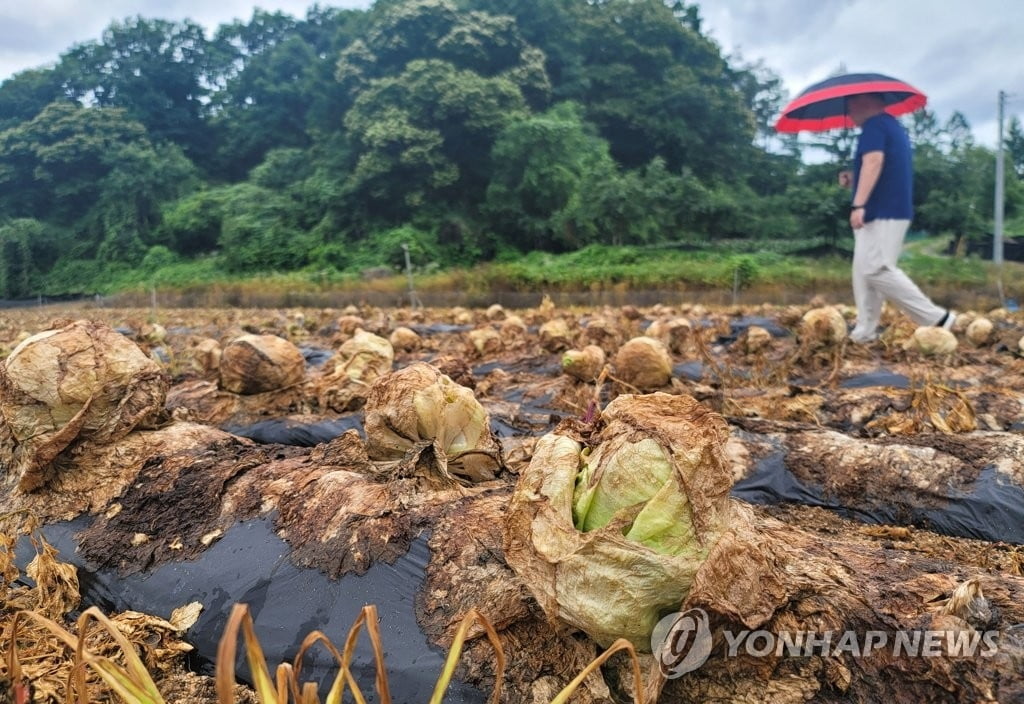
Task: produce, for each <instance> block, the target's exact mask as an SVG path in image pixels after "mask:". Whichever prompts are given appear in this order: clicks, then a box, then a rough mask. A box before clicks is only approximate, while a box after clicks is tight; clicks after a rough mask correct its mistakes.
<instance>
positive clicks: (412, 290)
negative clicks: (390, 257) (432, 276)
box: [402, 244, 423, 308]
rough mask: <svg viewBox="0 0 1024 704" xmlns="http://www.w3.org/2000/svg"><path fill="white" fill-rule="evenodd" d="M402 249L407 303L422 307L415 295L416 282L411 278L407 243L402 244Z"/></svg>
mask: <svg viewBox="0 0 1024 704" xmlns="http://www.w3.org/2000/svg"><path fill="white" fill-rule="evenodd" d="M402 251H404V252H405V273H406V275H408V277H409V305H411V306H412V307H413V308H422V307H423V304H422V303H420V299H419V296H417V295H416V284H415V282H414V280H413V278H412V261H411V260H410V259H409V245H407V244H403V245H402Z"/></svg>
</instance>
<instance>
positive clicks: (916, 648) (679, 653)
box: [651, 609, 999, 679]
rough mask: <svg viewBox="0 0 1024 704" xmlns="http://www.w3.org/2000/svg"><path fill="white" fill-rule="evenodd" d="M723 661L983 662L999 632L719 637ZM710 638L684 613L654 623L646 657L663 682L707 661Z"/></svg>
mask: <svg viewBox="0 0 1024 704" xmlns="http://www.w3.org/2000/svg"><path fill="white" fill-rule="evenodd" d="M722 636H723V638H724V645H725V648H724V653H723V657H726V658H735V657H739V656H741V655H744V656H751V657H756V658H761V657H768V656H775V657H813V656H819V657H832V658H835V657H841V656H843V655H847V656H850V657H855V658H861V657H871V655H872V654H873V653H875V652H877V651H884V652H887V653H890V654H891V656H892V657H893V658H900V657H925V658H928V657H948V658H968V657H983V658H988V657H992V656H993V655H995V654H996V652H997V651H998V649H999V632H998V631H983V632H982V631H976V630H973V629H965V630H942V631H939V630H936V631H930V630H911V631H895V632H893V633H888V632H885V631H867V632H865V633H858V632H856V631H824V632H821V633H817V632H813V631H781V632H779V633H772V632H771V631H766V630H757V631H749V630H743V631H731V630H728V629H727V630H724V631H722ZM711 646H712V636H711V629H710V628H709V627H708V614H707V612H706V611H704V609H687V610H686V611H683V612H681V613H676V614H670V615H668V616H666V617H665V618H663V619H661V620H660V621H658V623H657V624H656V625H655V627H654V631H653V632H652V633H651V652H653V653H654V654H655V657H656V658H657V660H658V666H659V668H660V669H661V674H662V675H663V676H664V677H665V678H666V679H675V678H677V677H682V676H683V675H685V674H687V673H688V672H693V671H694V670H696V669H697V668H699V667H700V666H701V665H703V664H704V663H705V662H707V659H708V657H709V656H710V655H711Z"/></svg>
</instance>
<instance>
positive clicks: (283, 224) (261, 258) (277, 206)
mask: <svg viewBox="0 0 1024 704" xmlns="http://www.w3.org/2000/svg"><path fill="white" fill-rule="evenodd" d="M295 220H296V214H295V204H294V202H293V201H291V200H290V199H288V198H286V197H284V196H282V195H280V194H277V193H275V192H273V191H270V190H267V189H265V188H260V187H259V186H254V185H251V184H247V183H242V184H238V185H235V186H230V187H228V188H226V189H225V191H224V194H223V210H222V219H221V232H220V236H219V239H218V245H219V246H220V251H221V255H222V256H223V258H224V263H225V265H226V266H227V268H228V270H229V271H235V272H256V271H271V270H278V271H288V270H291V269H298V268H301V267H303V266H305V265H306V264H307V263H308V261H309V253H310V251H311V250H312V248H313V246H314V245H315V244H316V243H315V242H314V241H313V239H312V237H311V236H310V235H308V234H305V233H303V232H301V231H300V230H299V229H298V228H297V227H296V225H295Z"/></svg>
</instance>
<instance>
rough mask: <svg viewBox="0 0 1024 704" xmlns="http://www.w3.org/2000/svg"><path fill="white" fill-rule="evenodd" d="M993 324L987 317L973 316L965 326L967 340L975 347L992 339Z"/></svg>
mask: <svg viewBox="0 0 1024 704" xmlns="http://www.w3.org/2000/svg"><path fill="white" fill-rule="evenodd" d="M994 333H995V325H993V324H992V321H991V320H989V319H988V318H975V319H974V320H972V321H971V324H970V325H968V326H967V331H966V334H967V340H968V341H969V342H970V343H971V344H972V345H974V346H975V347H982V346H984V345H987V344H988V343H989V342H991V341H992V337H993V335H994Z"/></svg>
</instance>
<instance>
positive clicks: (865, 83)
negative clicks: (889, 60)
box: [775, 73, 928, 132]
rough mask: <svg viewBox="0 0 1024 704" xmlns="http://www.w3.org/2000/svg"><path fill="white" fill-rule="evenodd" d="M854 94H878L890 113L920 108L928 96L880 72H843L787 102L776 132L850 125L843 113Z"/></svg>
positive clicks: (851, 125) (899, 113) (822, 130)
mask: <svg viewBox="0 0 1024 704" xmlns="http://www.w3.org/2000/svg"><path fill="white" fill-rule="evenodd" d="M858 93H878V94H879V95H881V96H882V99H883V100H884V101H885V111H886V112H887V113H889V114H890V115H904V114H906V113H908V112H913V111H915V110H917V109H918V108H923V107H924V104H925V102H926V101H927V100H928V98H927V97H926V96H925V94H924V93H922V92H921V91H919V90H918V89H917V88H914V87H913V86H912V85H910V84H909V83H904V82H903V81H900V80H897V79H895V78H892V77H891V76H885V75H882V74H881V73H847V74H844V75H842V76H833V77H832V78H826V79H825V80H824V81H821V82H820V83H815V84H814V85H813V86H811V87H810V88H807V89H806V90H805V91H804V92H803V93H801V94H800V95H798V96H797V97H795V98H794V99H793V100H791V101H790V103H789V105H787V106H786V107H785V108H784V109H783V111H782V115H780V116H779V119H778V121H777V122H776V123H775V129H776V130H778V131H779V132H802V131H808V132H824V131H825V130H831V129H836V128H838V127H854V126H855V125H854V124H853V120H851V119H850V117H849V116H848V115H847V114H846V98H848V97H849V96H851V95H857V94H858Z"/></svg>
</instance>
